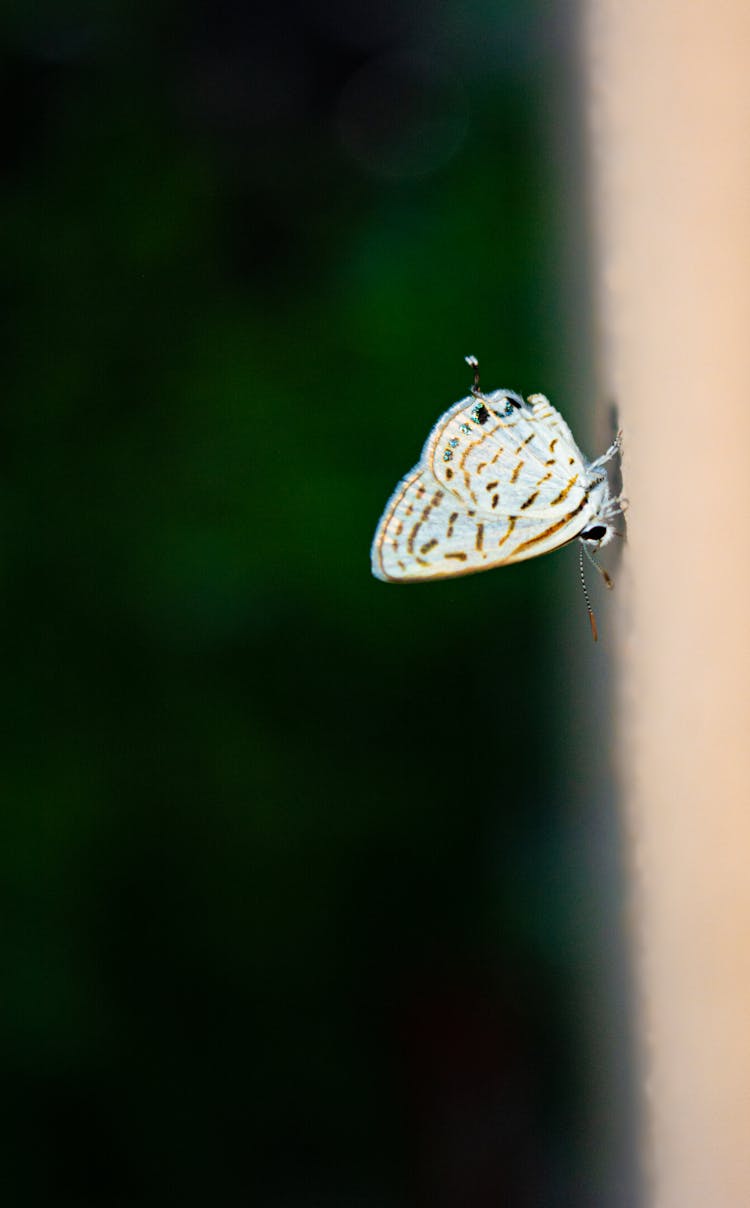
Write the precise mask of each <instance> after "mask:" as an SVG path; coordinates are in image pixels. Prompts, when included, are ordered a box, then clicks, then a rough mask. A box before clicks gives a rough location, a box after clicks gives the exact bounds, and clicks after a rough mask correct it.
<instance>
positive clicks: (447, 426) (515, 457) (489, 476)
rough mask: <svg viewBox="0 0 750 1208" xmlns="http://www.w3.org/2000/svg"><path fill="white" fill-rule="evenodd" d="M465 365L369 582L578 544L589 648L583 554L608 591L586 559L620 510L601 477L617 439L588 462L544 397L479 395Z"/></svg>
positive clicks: (386, 529) (393, 510)
mask: <svg viewBox="0 0 750 1208" xmlns="http://www.w3.org/2000/svg"><path fill="white" fill-rule="evenodd" d="M465 359H466V362H467V364H468V365H470V366H471V367H472V368H473V369H474V384H473V386H472V389H471V394H470V395H469V396H467V397H466V398H463V399H461V400H460V402H458V403H455V404H454V405H453V406H452V407H450V408H449V409H448V410H447V411H446V412H445V414H444V415H442V416H441V417H440V419H439V420H438V421H437V423H436V424H435V426H434V428H433V429H432V431H431V433H430V435H429V436H428V438H427V442H426V444H425V446H424V448H423V450H422V456H421V458H420V460H419V461H418V462H417V464H416V466H415V467H414V469H413V470H410V471H409V473H408V474H407V475H406V477H405V478H403V479H402V480H401V482H400V483H399V484H398V486H397V487H396V490H395V491H394V492H393V495H392V496H391V498H390V500H389V501H388V504H387V506H386V509H385V511H384V512H383V515H382V517H381V519H380V523H379V524H378V527H377V530H376V533H375V537H374V540H373V543H372V573H373V574H374V575H375V576H376V577H377V578H378V579H383V580H385V581H386V582H389V583H420V582H423V581H425V580H430V579H445V578H449V577H451V578H452V577H454V576H456V575H468V574H473V573H474V572H475V571H481V570H490V569H491V568H492V567H495V566H507V565H508V564H509V563H511V562H521V561H523V560H524V559H526V558H536V557H537V556H538V555H539V554H546V553H549V552H550V551H551V550H555V549H559V548H560V547H561V546H563V545H567V544H568V542H570V541H573V540H574V539H575V538H576V537H577V538H578V540H579V541H580V543H581V546H580V552H579V564H580V575H581V582H582V584H583V590H584V597H585V600H586V607H587V609H588V613H589V619H590V622H591V630H592V633H593V636H594V641H596V640H597V636H598V635H597V629H596V620H595V618H594V614H593V611H592V609H591V604H590V601H589V596H588V591H587V589H586V583H585V580H584V576H583V552H584V550H585V551H586V553H587V555H588V556H589V557H590V559H591V561H592V562H593V563H594V565H595V566H596V568H597V570H599V571H600V573H601V574H602V575H603V577H604V579H605V582H606V583H607V585H608V586H611V580H610V579H609V576H608V575H607V573H606V571H604V570H602V568H601V567H600V566H599V565H598V563H597V562H595V561H594V559H593V557H592V554H593V552H595V551H597V550H599V549H601V548H602V547H603V546H605V545H607V544H608V542H609V541H611V540H612V537H613V536H614V535H615V532H616V530H615V528H614V526H613V524H612V520H613V519H614V517H615V516H618V515H619V514H620V513H621V512H622V511H623V509H624V501H623V500H621V499H620V498H619V497H614V496H612V495H611V494H610V488H609V480H608V477H607V472H606V470H605V468H604V467H605V465H606V464H607V462H609V461H611V460H612V459H613V458H614V457H615V456H616V455H617V453H618V452H619V450H620V435H619V434H618V437H617V439H616V440H615V441H614V443H613V444H612V445H610V447H609V448H608V449H607V451H606V453H604V454H603V455H602V456H601V457H599V458H597V459H596V461H588V460H587V459H586V458H585V457H584V455H583V453H582V452H581V450H580V449H579V448H578V445H577V444H576V442H575V441H574V439H573V435H572V433H571V431H570V428H569V427H568V425H567V424H566V423H565V420H564V419H563V417H562V416H561V415H560V413H559V411H556V410H555V408H554V407H553V406H552V404H551V403H550V402H549V400H548V399H547V398H546V397H545V395H543V394H530V395H529V396H528V398H526V399H524V398H523V397H522V395H520V394H518V393H517V392H516V391H515V390H493V391H492V392H491V393H490V394H483V393H482V391H481V390H480V387H479V364H478V362H477V359H476V357H466V358H465ZM618 535H620V534H618Z"/></svg>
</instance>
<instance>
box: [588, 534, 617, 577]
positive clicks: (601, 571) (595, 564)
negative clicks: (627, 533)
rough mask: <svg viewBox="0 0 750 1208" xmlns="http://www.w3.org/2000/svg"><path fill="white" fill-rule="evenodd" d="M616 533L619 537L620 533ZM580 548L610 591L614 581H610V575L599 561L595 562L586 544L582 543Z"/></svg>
mask: <svg viewBox="0 0 750 1208" xmlns="http://www.w3.org/2000/svg"><path fill="white" fill-rule="evenodd" d="M617 535H618V537H621V536H622V533H618V534H617ZM581 549H582V550H585V551H586V557H587V558H588V560H589V562H590V563H591V565H592V566H593V568H594V570H597V571H598V572H599V574H600V575H601V577H602V578H603V580H604V582H605V584H606V586H607V587H608V588H609V590H610V591H611V590H612V588H613V587H614V583H613V582H612V576H611V575H609V574H608V573H607V571H606V570H605V569H604V567H603V566H600V565H599V563H598V562H597V560H596V558H595V557H594V555H593V554H592V553H591V550H590V549H589V548H588V546H587V545H583V544H582V545H581Z"/></svg>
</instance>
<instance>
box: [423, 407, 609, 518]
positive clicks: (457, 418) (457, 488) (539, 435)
mask: <svg viewBox="0 0 750 1208" xmlns="http://www.w3.org/2000/svg"><path fill="white" fill-rule="evenodd" d="M532 398H533V402H531V403H524V402H523V400H520V401H521V404H522V405H521V406H517V405H515V403H514V404H513V405H510V406H508V402H509V400H516V401H518V400H519V399H520V396H519V395H516V394H514V392H513V391H507V390H506V391H503V390H496V391H494V392H493V393H492V394H490V395H487V397H486V399H484V400H478V399H474V398H466V399H462V400H461V402H460V403H457V404H456V405H455V407H451V409H450V410H449V411H446V413H445V415H443V416H442V417H441V418H440V419H439V420H438V422H437V424H436V425H435V427H434V428H433V430H432V432H431V433H430V436H429V438H428V440H427V443H426V445H425V447H424V450H423V452H422V461H423V463H424V464H426V465H428V466H429V467H430V469H431V470H432V472H433V474H434V475H435V478H436V479H437V480H438V482H440V483H441V485H443V486H445V487H447V488H448V490H450V491H452V493H453V494H454V495H455V496H456V498H457V499H459V500H460V501H461V503H463V505H464V506H465V507H466V508H475V509H476V510H478V511H481V512H483V513H485V512H486V513H488V514H493V513H494V514H498V515H500V514H503V513H505V514H506V515H519V516H521V515H523V514H524V513H526V514H536V515H545V516H547V517H550V518H555V519H559V518H560V514H562V515H565V514H567V513H568V512H570V511H571V510H573V509H574V508H576V507H577V506H578V504H579V503H580V502H581V500H582V499H583V498H584V497H585V495H586V493H587V489H588V488H587V483H586V463H585V460H584V458H583V455H582V453H581V451H580V449H579V448H578V446H577V445H576V443H575V441H574V440H573V437H572V435H571V433H570V429H569V428H568V426H567V424H566V423H565V421H564V420H563V418H562V416H561V415H560V414H559V412H557V411H556V410H555V409H554V407H552V406H551V405H550V403H549V402H548V401H547V399H546V398H544V396H543V395H535V396H532Z"/></svg>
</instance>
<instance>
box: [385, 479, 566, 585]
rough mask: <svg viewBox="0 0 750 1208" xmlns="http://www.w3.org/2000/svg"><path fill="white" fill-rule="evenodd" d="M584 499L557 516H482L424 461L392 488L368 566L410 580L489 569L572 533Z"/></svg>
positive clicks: (557, 542)
mask: <svg viewBox="0 0 750 1208" xmlns="http://www.w3.org/2000/svg"><path fill="white" fill-rule="evenodd" d="M586 503H587V501H586V499H585V497H584V499H583V500H582V501H581V502H580V503H579V504H578V505H577V506H576V508H575V509H574V510H573V511H572V512H570V513H566V514H564V515H562V516H561V517H560V518H559V519H557V520H555V519H550V518H549V517H547V516H543V515H542V516H539V515H524V514H521V515H517V516H516V515H509V514H506V513H503V514H502V515H497V514H494V515H488V514H486V513H480V512H479V511H478V510H477V509H474V508H464V507H462V505H461V504H460V503H459V502H458V500H457V499H456V497H455V496H454V495H453V494H452V493H451V492H450V491H447V490H446V489H445V488H444V487H443V486H442V485H441V483H440V482H438V480H437V479H436V478H435V476H434V475H433V474H432V473H431V471H430V470H428V469H427V468H426V467H424V466H421V465H420V466H417V467H415V469H414V470H413V471H412V472H411V474H409V475H407V477H406V478H405V479H404V480H403V482H401V483H400V484H399V486H398V488H397V490H396V491H395V493H394V495H393V498H392V499H391V501H390V503H389V504H388V506H387V508H386V510H385V512H384V514H383V517H382V519H381V521H380V524H379V525H378V529H377V532H376V534H375V540H374V541H373V546H372V569H373V573H374V574H375V575H376V576H377V577H378V578H379V579H388V580H392V581H394V582H399V581H400V582H405V583H406V582H415V581H419V580H426V579H444V578H448V577H453V576H456V575H464V574H471V573H473V572H476V571H480V570H490V569H491V568H492V567H495V566H502V565H503V564H505V563H508V562H520V561H522V560H523V559H526V558H534V557H536V556H537V555H538V554H543V553H546V552H547V551H548V550H552V549H557V548H558V547H559V546H560V545H564V544H565V542H566V541H570V540H572V539H573V538H574V537H576V536H577V535H578V533H579V532H580V530H581V528H582V527H583V525H584V524H585V522H586V518H587V514H586Z"/></svg>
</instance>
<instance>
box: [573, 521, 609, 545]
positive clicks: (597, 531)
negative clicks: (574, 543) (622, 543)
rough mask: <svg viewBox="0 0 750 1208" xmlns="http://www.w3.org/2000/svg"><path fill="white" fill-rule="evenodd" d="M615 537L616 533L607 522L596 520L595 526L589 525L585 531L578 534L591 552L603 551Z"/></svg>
mask: <svg viewBox="0 0 750 1208" xmlns="http://www.w3.org/2000/svg"><path fill="white" fill-rule="evenodd" d="M614 535H615V531H614V529H613V528H612V526H611V525H610V524H608V523H607V521H603V520H598V519H597V520H595V521H594V523H593V524H587V525H586V527H585V529H582V530H581V532H580V533H579V534H578V538H579V540H580V541H583V543H584V545H586V546H587V547H588V548H589V549H590V550H595V549H601V548H602V546H603V545H606V544H607V543H608V542H609V541H611V540H612V538H613V537H614Z"/></svg>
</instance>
